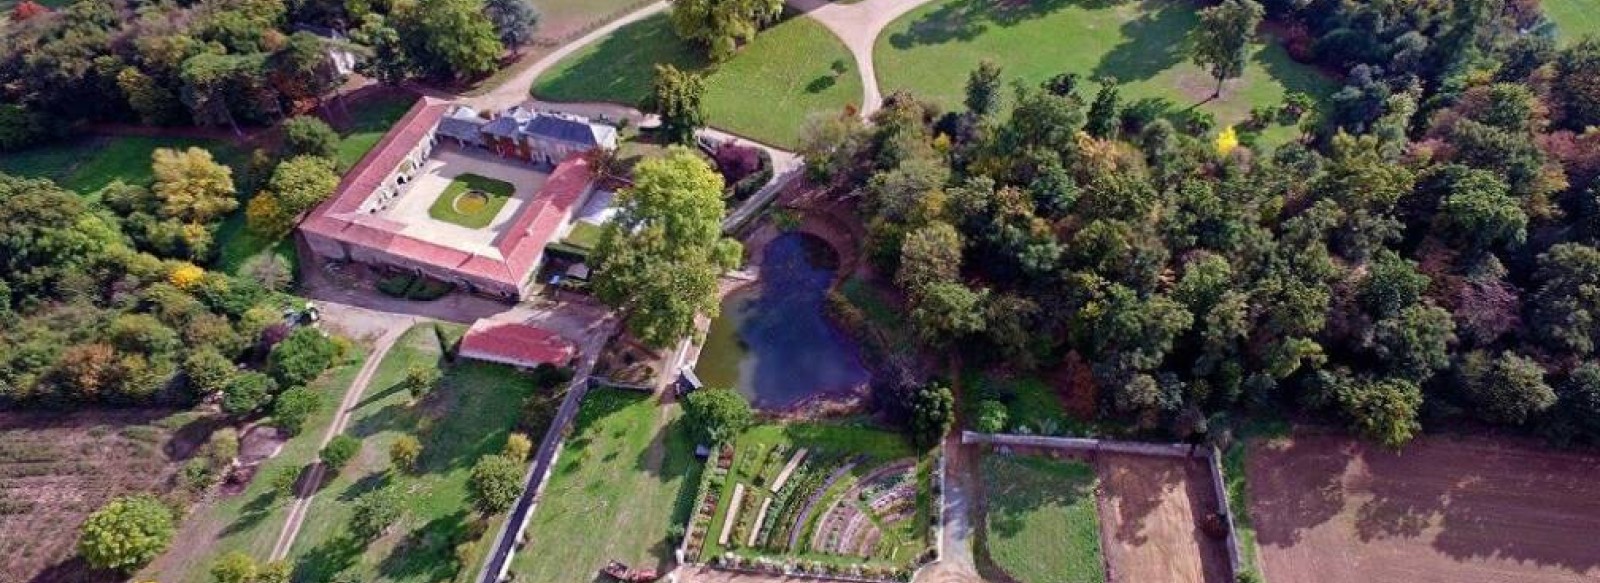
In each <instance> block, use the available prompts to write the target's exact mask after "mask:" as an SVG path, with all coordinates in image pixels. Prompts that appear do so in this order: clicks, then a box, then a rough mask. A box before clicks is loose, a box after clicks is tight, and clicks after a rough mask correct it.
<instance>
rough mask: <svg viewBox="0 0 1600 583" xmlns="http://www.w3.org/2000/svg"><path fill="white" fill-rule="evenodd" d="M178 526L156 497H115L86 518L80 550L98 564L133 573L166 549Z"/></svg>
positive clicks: (101, 566)
mask: <svg viewBox="0 0 1600 583" xmlns="http://www.w3.org/2000/svg"><path fill="white" fill-rule="evenodd" d="M176 530H177V529H176V528H175V527H174V525H173V521H172V511H170V510H167V507H166V506H163V505H162V504H161V501H159V500H156V499H155V497H153V496H150V495H137V496H124V497H121V498H113V499H112V500H111V501H110V502H107V503H106V504H105V506H101V507H100V509H99V510H96V511H94V513H93V514H90V515H89V518H88V520H85V521H84V522H83V528H82V531H81V533H80V534H79V537H78V553H79V554H81V555H83V558H84V559H85V560H87V561H88V562H89V564H90V565H92V566H94V567H96V568H100V569H114V570H117V571H121V572H123V573H132V572H133V571H136V570H138V569H139V568H140V567H143V566H145V565H146V564H149V563H150V561H151V560H152V559H154V558H156V556H158V555H160V554H161V553H162V552H165V551H166V550H167V546H168V545H170V544H172V537H173V535H174V534H175V533H176Z"/></svg>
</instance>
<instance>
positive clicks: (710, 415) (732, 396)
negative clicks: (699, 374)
mask: <svg viewBox="0 0 1600 583" xmlns="http://www.w3.org/2000/svg"><path fill="white" fill-rule="evenodd" d="M683 413H684V418H685V419H687V420H688V421H689V425H690V426H691V427H694V428H695V429H696V430H697V431H698V432H699V434H700V436H701V438H702V439H704V440H705V441H706V442H707V443H719V442H725V441H732V440H733V438H735V437H738V436H739V434H740V433H742V432H744V430H745V428H747V427H749V426H750V424H751V423H753V422H755V412H754V411H752V410H751V409H750V403H749V402H748V401H746V400H745V398H744V396H743V395H740V394H739V393H738V392H737V391H734V390H733V389H713V388H706V389H700V390H697V391H695V392H693V393H689V396H688V397H687V398H685V399H684V400H683Z"/></svg>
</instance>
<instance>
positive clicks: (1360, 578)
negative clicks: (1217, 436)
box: [1248, 435, 1600, 583]
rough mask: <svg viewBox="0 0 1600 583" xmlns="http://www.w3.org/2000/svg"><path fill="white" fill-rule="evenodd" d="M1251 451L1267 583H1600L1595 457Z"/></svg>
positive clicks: (1512, 450)
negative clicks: (1597, 582)
mask: <svg viewBox="0 0 1600 583" xmlns="http://www.w3.org/2000/svg"><path fill="white" fill-rule="evenodd" d="M1251 447H1252V449H1251V451H1250V458H1249V463H1248V474H1249V481H1250V498H1251V505H1252V507H1251V511H1252V512H1253V517H1254V519H1255V525H1256V529H1257V535H1258V539H1259V542H1260V548H1261V562H1262V566H1263V569H1264V570H1265V575H1266V579H1267V580H1268V581H1271V582H1272V583H1459V582H1468V581H1470V582H1472V583H1579V582H1586V583H1594V582H1596V581H1600V457H1596V456H1585V455H1579V454H1571V453H1561V452H1552V451H1548V450H1545V449H1542V448H1540V447H1539V446H1538V445H1536V444H1534V445H1520V444H1511V443H1509V442H1505V441H1497V440H1489V439H1476V438H1475V439H1447V438H1428V439H1421V440H1418V441H1417V442H1415V443H1413V444H1411V445H1408V446H1406V448H1405V449H1404V450H1403V451H1402V452H1400V453H1393V452H1389V451H1386V450H1383V449H1381V448H1376V447H1372V446H1369V445H1366V444H1363V443H1360V442H1357V441H1354V440H1351V439H1349V438H1347V437H1338V436H1318V435H1298V436H1296V437H1294V438H1292V439H1288V440H1284V441H1282V442H1281V443H1279V442H1275V443H1272V444H1259V443H1258V444H1252V446H1251Z"/></svg>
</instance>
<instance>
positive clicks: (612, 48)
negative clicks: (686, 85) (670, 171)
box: [534, 14, 708, 105]
mask: <svg viewBox="0 0 1600 583" xmlns="http://www.w3.org/2000/svg"><path fill="white" fill-rule="evenodd" d="M570 62H571V63H572V64H571V65H570V66H566V67H561V68H557V69H555V70H553V71H551V72H550V73H548V74H547V75H548V76H546V77H542V78H541V79H540V80H539V81H538V82H537V83H535V84H534V91H535V94H536V96H537V97H539V98H541V99H550V100H555V101H610V102H615V103H623V104H628V105H633V104H636V103H638V102H639V101H640V100H642V99H644V98H645V96H646V95H647V94H648V92H649V89H650V82H651V79H654V78H655V66H656V64H657V63H661V64H671V65H673V66H676V67H677V68H679V69H683V70H687V71H698V70H701V69H704V68H705V67H706V66H707V65H708V63H707V62H706V60H705V58H704V57H702V56H701V53H700V51H699V50H698V49H696V48H695V47H692V46H690V45H689V43H687V42H685V41H683V40H682V39H679V38H678V36H677V34H676V33H674V32H673V30H672V23H671V21H670V20H668V18H667V15H665V14H662V15H658V16H652V17H650V18H646V19H644V20H641V21H639V22H635V23H633V24H629V25H627V26H624V27H622V28H619V29H617V30H616V32H613V33H611V34H610V35H607V36H606V37H605V38H604V39H603V40H601V41H600V42H599V43H597V44H595V45H593V48H592V49H589V50H585V51H583V52H581V53H579V54H578V55H576V56H575V60H573V61H570Z"/></svg>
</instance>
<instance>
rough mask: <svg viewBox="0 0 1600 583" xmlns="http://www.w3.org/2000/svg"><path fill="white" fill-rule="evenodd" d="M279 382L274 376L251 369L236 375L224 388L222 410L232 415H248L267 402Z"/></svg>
mask: <svg viewBox="0 0 1600 583" xmlns="http://www.w3.org/2000/svg"><path fill="white" fill-rule="evenodd" d="M276 392H278V383H277V382H275V381H273V380H272V377H269V376H267V375H264V374H261V373H259V372H255V371H250V372H245V373H241V374H238V375H235V376H234V377H233V380H232V381H230V382H229V383H228V386H226V387H224V388H223V389H222V410H223V411H226V412H228V413H229V414H231V415H248V414H250V413H253V412H255V411H256V410H258V409H260V408H261V407H263V406H265V405H266V404H267V401H269V400H271V399H272V395H273V393H276Z"/></svg>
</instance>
